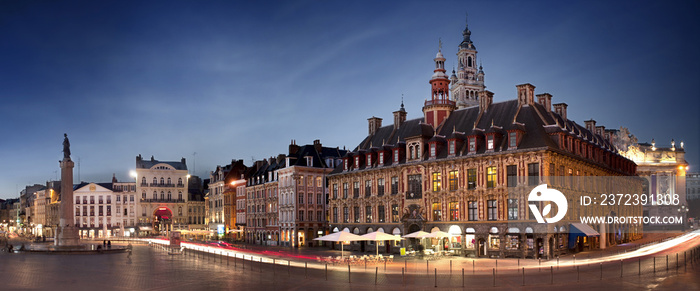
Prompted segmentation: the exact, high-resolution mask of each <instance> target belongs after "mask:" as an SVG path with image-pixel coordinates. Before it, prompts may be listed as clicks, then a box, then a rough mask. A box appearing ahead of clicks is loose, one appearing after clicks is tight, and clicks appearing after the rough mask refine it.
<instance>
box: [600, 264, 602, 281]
mask: <svg viewBox="0 0 700 291" xmlns="http://www.w3.org/2000/svg"><path fill="white" fill-rule="evenodd" d="M600 279H601V280H603V263H600Z"/></svg>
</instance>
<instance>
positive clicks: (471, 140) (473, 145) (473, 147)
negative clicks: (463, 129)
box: [469, 137, 476, 153]
mask: <svg viewBox="0 0 700 291" xmlns="http://www.w3.org/2000/svg"><path fill="white" fill-rule="evenodd" d="M469 152H470V153H474V152H476V137H470V138H469Z"/></svg>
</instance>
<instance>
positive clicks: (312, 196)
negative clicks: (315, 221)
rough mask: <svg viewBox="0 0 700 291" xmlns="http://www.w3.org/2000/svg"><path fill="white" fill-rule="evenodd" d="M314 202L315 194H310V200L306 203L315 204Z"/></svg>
mask: <svg viewBox="0 0 700 291" xmlns="http://www.w3.org/2000/svg"><path fill="white" fill-rule="evenodd" d="M313 200H314V194H311V193H309V200H308V201H306V203H309V204H313V203H314V202H313ZM309 219H311V217H309Z"/></svg>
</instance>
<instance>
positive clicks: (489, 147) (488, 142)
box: [486, 134, 493, 150]
mask: <svg viewBox="0 0 700 291" xmlns="http://www.w3.org/2000/svg"><path fill="white" fill-rule="evenodd" d="M486 149H487V150H493V134H489V135H488V136H487V137H486Z"/></svg>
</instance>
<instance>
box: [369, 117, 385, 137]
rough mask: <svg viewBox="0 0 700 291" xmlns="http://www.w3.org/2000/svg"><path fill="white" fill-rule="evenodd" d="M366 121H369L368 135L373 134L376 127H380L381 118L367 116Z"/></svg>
mask: <svg viewBox="0 0 700 291" xmlns="http://www.w3.org/2000/svg"><path fill="white" fill-rule="evenodd" d="M367 121H369V135H373V134H374V133H376V132H377V129H379V128H380V127H382V119H381V118H379V117H374V116H372V117H371V118H367Z"/></svg>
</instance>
